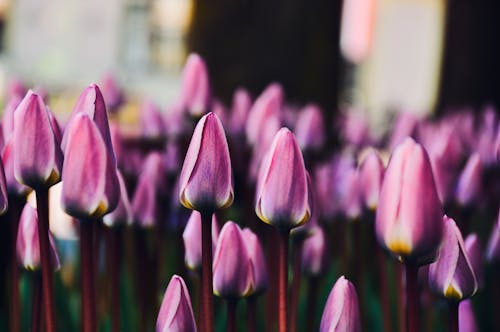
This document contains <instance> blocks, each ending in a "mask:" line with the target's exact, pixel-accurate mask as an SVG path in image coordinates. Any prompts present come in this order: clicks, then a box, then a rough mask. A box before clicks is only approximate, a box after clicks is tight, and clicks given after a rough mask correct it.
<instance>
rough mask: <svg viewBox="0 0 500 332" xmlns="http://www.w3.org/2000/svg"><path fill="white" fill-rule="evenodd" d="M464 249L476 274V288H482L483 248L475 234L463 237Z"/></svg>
mask: <svg viewBox="0 0 500 332" xmlns="http://www.w3.org/2000/svg"><path fill="white" fill-rule="evenodd" d="M465 251H466V253H467V257H469V261H470V264H471V266H472V270H473V271H474V274H475V275H476V280H477V286H478V288H483V285H484V271H483V269H484V268H483V264H484V260H483V248H482V246H481V242H480V241H479V237H478V236H477V234H475V233H472V234H469V235H468V236H467V238H466V239H465Z"/></svg>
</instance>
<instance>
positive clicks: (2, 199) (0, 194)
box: [0, 160, 8, 215]
mask: <svg viewBox="0 0 500 332" xmlns="http://www.w3.org/2000/svg"><path fill="white" fill-rule="evenodd" d="M7 207H8V196H7V181H6V179H5V172H4V169H3V163H2V161H1V160H0V215H3V214H4V213H5V212H6V211H7Z"/></svg>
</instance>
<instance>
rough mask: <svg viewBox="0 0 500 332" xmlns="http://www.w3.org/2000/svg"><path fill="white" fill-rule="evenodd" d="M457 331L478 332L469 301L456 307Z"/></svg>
mask: <svg viewBox="0 0 500 332" xmlns="http://www.w3.org/2000/svg"><path fill="white" fill-rule="evenodd" d="M458 331H459V332H478V331H479V328H478V326H477V322H476V317H475V316H474V308H472V302H471V300H465V301H462V302H460V304H459V305H458Z"/></svg>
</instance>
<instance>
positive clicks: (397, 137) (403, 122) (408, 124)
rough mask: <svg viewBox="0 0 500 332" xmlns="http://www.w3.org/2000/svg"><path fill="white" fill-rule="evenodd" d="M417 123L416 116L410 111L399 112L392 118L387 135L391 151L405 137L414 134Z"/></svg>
mask: <svg viewBox="0 0 500 332" xmlns="http://www.w3.org/2000/svg"><path fill="white" fill-rule="evenodd" d="M417 125H418V118H417V117H416V116H415V115H414V114H413V113H411V112H408V111H405V112H400V113H399V114H398V115H397V117H396V119H395V120H394V123H393V126H392V131H391V133H390V137H389V144H388V146H389V149H390V150H391V151H392V150H394V148H396V146H398V145H399V144H401V143H402V142H403V141H404V140H405V139H406V137H412V136H413V135H414V134H415V131H416V129H417Z"/></svg>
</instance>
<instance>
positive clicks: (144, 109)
mask: <svg viewBox="0 0 500 332" xmlns="http://www.w3.org/2000/svg"><path fill="white" fill-rule="evenodd" d="M139 114H140V128H141V136H142V137H144V138H147V139H153V140H156V139H161V138H163V137H164V136H165V123H164V122H163V115H162V114H161V112H160V109H159V108H158V106H156V104H155V103H154V102H153V101H151V100H145V101H144V102H143V103H142V105H141V108H140V110H139Z"/></svg>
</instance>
